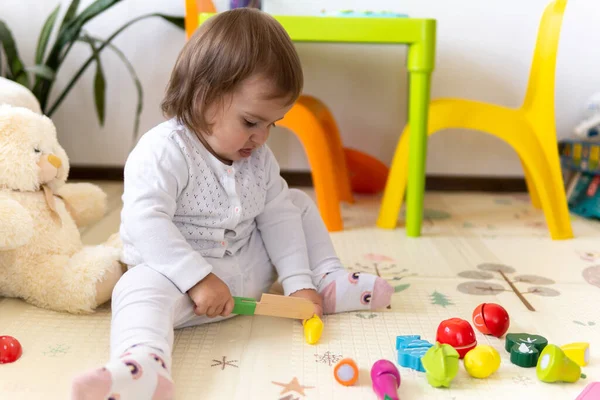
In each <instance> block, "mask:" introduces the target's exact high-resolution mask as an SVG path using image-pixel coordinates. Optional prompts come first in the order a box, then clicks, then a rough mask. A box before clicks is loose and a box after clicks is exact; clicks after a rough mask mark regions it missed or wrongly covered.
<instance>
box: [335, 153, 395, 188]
mask: <svg viewBox="0 0 600 400" xmlns="http://www.w3.org/2000/svg"><path fill="white" fill-rule="evenodd" d="M344 156H345V158H346V166H347V168H348V175H349V177H348V178H349V179H350V187H351V188H352V192H354V193H358V194H377V193H379V192H382V191H383V189H385V184H386V182H387V177H388V167H386V166H385V164H384V163H382V162H381V161H379V160H378V159H376V158H375V157H372V156H370V155H368V154H366V153H363V152H362V151H358V150H354V149H350V148H347V147H345V148H344Z"/></svg>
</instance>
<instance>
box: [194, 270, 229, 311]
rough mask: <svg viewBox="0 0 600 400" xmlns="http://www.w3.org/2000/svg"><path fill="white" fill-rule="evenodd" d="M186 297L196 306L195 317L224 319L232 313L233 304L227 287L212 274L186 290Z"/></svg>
mask: <svg viewBox="0 0 600 400" xmlns="http://www.w3.org/2000/svg"><path fill="white" fill-rule="evenodd" d="M188 295H189V296H190V298H191V299H192V301H193V302H194V304H195V305H196V308H195V309H194V313H195V314H196V315H206V316H207V317H210V318H213V317H216V316H217V315H221V316H223V317H226V316H228V315H229V314H231V311H233V306H234V302H233V297H231V292H230V291H229V287H227V285H226V284H225V282H223V281H222V280H220V279H219V278H218V277H217V276H216V275H215V274H213V273H210V274H208V275H206V277H205V278H204V279H202V280H201V281H200V282H198V283H196V284H195V285H194V287H192V288H191V289H190V290H188Z"/></svg>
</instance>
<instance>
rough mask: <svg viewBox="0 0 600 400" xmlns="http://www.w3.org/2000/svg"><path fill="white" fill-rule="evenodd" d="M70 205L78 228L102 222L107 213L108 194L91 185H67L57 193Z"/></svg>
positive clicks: (68, 207)
mask: <svg viewBox="0 0 600 400" xmlns="http://www.w3.org/2000/svg"><path fill="white" fill-rule="evenodd" d="M56 194H57V195H59V196H60V197H62V198H63V200H64V201H65V202H66V203H67V204H68V206H67V210H69V213H70V214H71V217H73V219H74V220H75V224H76V225H77V226H78V227H82V226H86V225H89V224H91V223H94V222H96V221H98V220H100V219H101V218H102V217H103V216H104V214H105V213H106V193H104V191H103V190H102V189H100V188H99V187H98V186H96V185H94V184H91V183H67V184H65V185H63V186H62V187H61V188H60V189H58V191H57V192H56Z"/></svg>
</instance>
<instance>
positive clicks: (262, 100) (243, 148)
mask: <svg viewBox="0 0 600 400" xmlns="http://www.w3.org/2000/svg"><path fill="white" fill-rule="evenodd" d="M273 93H275V88H274V87H273V84H272V82H271V81H270V80H267V79H265V78H263V77H261V76H260V75H255V76H252V77H250V78H248V79H246V80H245V81H244V82H242V83H241V84H240V87H239V88H238V89H237V90H236V91H235V92H233V93H232V94H231V95H228V96H225V98H224V99H223V101H222V102H217V103H215V104H214V105H213V106H211V107H209V108H208V110H207V113H206V118H207V121H208V123H209V124H212V133H211V134H209V135H208V134H202V139H203V141H204V142H205V144H208V146H209V150H211V151H212V153H213V154H214V155H215V156H217V157H218V158H219V159H221V160H222V161H224V162H228V161H238V160H240V159H242V158H246V157H250V155H251V154H252V151H254V150H255V149H257V148H258V147H260V146H262V145H263V144H264V143H265V142H266V141H267V138H268V137H269V131H270V129H271V128H272V127H273V126H274V124H275V123H276V122H277V121H279V120H280V119H282V118H283V117H284V116H285V114H286V113H287V112H288V111H289V110H290V109H291V108H292V105H293V104H287V103H288V102H289V99H288V98H286V97H284V98H276V97H275V98H274V97H273Z"/></svg>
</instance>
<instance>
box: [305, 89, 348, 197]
mask: <svg viewBox="0 0 600 400" xmlns="http://www.w3.org/2000/svg"><path fill="white" fill-rule="evenodd" d="M299 102H301V103H302V104H303V105H305V106H306V107H308V109H310V110H311V111H312V112H313V114H314V115H315V117H316V118H317V119H318V120H319V122H320V123H321V126H322V127H323V129H324V130H325V139H326V141H327V146H328V148H329V151H330V157H331V160H332V163H333V167H334V172H335V176H336V179H335V183H336V190H337V192H338V196H339V198H340V200H341V201H344V202H347V203H354V196H353V195H352V188H351V187H350V175H349V173H348V166H347V164H346V158H345V156H344V147H343V144H342V139H341V137H340V131H339V129H338V126H337V123H336V122H335V119H334V118H333V114H331V111H330V110H329V108H328V107H327V105H325V103H323V102H322V101H321V100H319V99H317V98H316V97H312V96H307V95H303V96H302V97H301V98H300V99H299Z"/></svg>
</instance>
